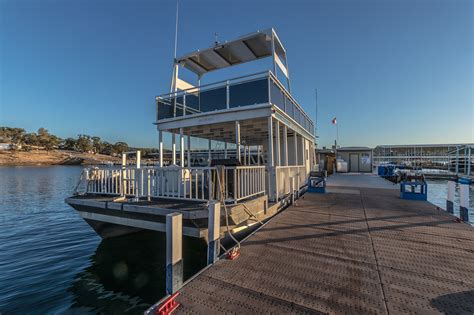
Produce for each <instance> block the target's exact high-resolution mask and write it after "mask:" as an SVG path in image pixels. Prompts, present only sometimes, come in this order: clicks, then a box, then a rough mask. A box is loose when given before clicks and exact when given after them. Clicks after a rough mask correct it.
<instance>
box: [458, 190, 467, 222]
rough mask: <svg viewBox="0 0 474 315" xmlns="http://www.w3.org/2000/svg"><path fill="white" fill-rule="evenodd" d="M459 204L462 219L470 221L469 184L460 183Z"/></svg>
mask: <svg viewBox="0 0 474 315" xmlns="http://www.w3.org/2000/svg"><path fill="white" fill-rule="evenodd" d="M459 204H460V209H459V210H460V211H459V213H460V217H461V220H463V221H466V222H469V184H464V183H461V184H459Z"/></svg>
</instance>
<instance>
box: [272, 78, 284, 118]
mask: <svg viewBox="0 0 474 315" xmlns="http://www.w3.org/2000/svg"><path fill="white" fill-rule="evenodd" d="M271 101H272V103H273V104H274V105H276V106H278V107H279V108H281V109H282V110H283V111H285V99H284V97H283V92H282V91H281V89H280V88H279V87H278V86H277V85H276V84H275V82H273V81H272V82H271Z"/></svg>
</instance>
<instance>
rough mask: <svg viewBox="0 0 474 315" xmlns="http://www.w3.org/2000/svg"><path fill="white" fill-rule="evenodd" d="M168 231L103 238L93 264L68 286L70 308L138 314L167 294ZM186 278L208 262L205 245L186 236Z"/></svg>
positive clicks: (184, 251)
mask: <svg viewBox="0 0 474 315" xmlns="http://www.w3.org/2000/svg"><path fill="white" fill-rule="evenodd" d="M165 241H166V239H165V234H164V233H154V232H140V233H136V234H132V235H127V236H122V237H116V238H111V239H107V240H103V241H102V242H101V243H100V244H99V246H98V247H97V250H96V251H95V253H94V254H93V255H92V256H91V258H90V262H91V265H90V266H89V267H87V268H86V269H84V270H83V271H82V272H80V273H79V274H77V275H76V277H75V279H74V281H73V283H72V286H71V287H70V288H69V289H68V291H69V292H70V293H72V295H73V296H74V299H73V302H72V305H71V308H70V311H81V312H90V313H97V312H100V313H102V312H103V313H134V314H135V313H139V312H143V311H144V310H145V309H147V308H148V307H149V306H150V305H151V304H153V303H155V302H157V301H158V300H159V299H160V298H161V297H162V296H164V295H165V260H166V250H165V244H166V243H165ZM183 259H184V277H185V279H187V278H189V277H190V276H192V275H193V274H195V273H196V272H197V271H199V270H200V269H201V268H203V267H204V266H205V264H206V244H205V243H204V242H203V241H201V240H196V239H190V238H184V239H183Z"/></svg>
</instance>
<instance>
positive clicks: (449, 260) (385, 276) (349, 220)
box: [178, 187, 474, 314]
mask: <svg viewBox="0 0 474 315" xmlns="http://www.w3.org/2000/svg"><path fill="white" fill-rule="evenodd" d="M351 189H352V190H358V191H360V193H359V194H354V193H350V194H345V193H330V194H325V195H321V194H309V193H307V194H305V195H304V197H303V199H300V200H299V201H298V203H297V206H291V207H289V208H288V209H286V210H285V211H283V212H282V213H280V214H279V215H277V216H276V217H275V218H273V219H272V220H271V221H270V222H269V223H268V224H267V225H266V226H264V227H263V228H262V229H261V230H259V231H258V232H257V233H256V234H255V235H253V236H252V237H250V238H249V239H248V240H247V241H246V242H244V243H243V245H242V249H241V256H240V257H239V258H238V259H237V260H235V261H228V260H221V261H218V262H217V263H216V264H215V265H214V266H212V267H211V268H208V269H207V270H206V271H204V272H203V273H202V274H200V275H199V276H197V277H196V278H195V279H194V280H192V281H191V282H190V283H189V284H188V285H187V286H185V287H184V288H183V290H182V292H181V295H180V296H179V297H178V302H179V303H181V306H180V308H179V309H178V312H180V313H195V312H197V313H207V314H213V313H240V314H247V313H285V314H287V313H339V314H341V313H358V314H387V313H391V314H398V313H450V314H466V313H467V314H470V313H474V228H472V227H471V226H469V225H467V224H464V223H456V222H455V221H454V220H453V219H454V217H452V216H451V215H449V214H447V213H445V212H442V211H439V210H437V209H436V207H435V206H433V205H432V204H430V203H428V202H421V201H407V200H401V199H400V198H399V197H398V191H397V190H388V189H373V188H360V187H352V188H351Z"/></svg>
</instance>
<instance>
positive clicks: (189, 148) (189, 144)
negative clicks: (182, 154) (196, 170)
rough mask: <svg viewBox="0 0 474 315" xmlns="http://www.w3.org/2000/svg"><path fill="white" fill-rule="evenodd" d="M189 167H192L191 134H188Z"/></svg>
mask: <svg viewBox="0 0 474 315" xmlns="http://www.w3.org/2000/svg"><path fill="white" fill-rule="evenodd" d="M188 167H191V135H189V136H188Z"/></svg>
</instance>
